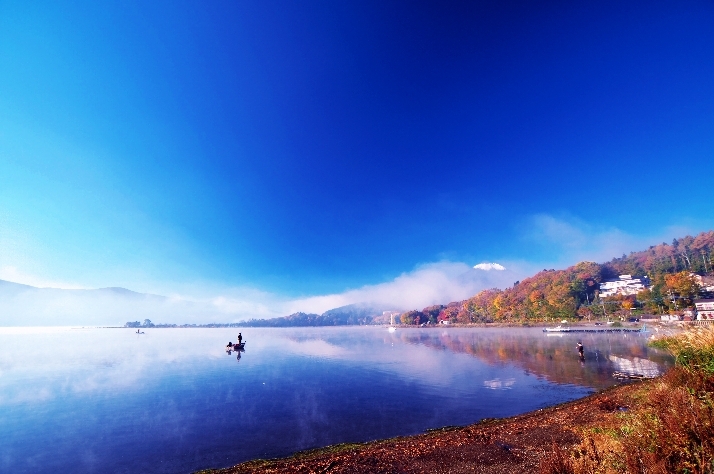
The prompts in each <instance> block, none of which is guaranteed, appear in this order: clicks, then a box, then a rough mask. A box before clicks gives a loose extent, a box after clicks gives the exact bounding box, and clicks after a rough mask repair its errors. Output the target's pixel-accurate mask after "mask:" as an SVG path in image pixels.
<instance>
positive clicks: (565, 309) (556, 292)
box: [401, 231, 714, 324]
mask: <svg viewBox="0 0 714 474" xmlns="http://www.w3.org/2000/svg"><path fill="white" fill-rule="evenodd" d="M712 257H714V231H709V232H703V233H701V234H699V235H697V236H696V237H690V236H687V237H684V238H681V239H675V240H673V241H672V243H671V244H666V243H662V244H660V245H655V246H651V247H650V248H649V249H647V250H643V251H639V252H632V253H630V255H623V256H622V257H619V258H614V259H612V260H611V261H609V262H607V263H603V264H598V263H594V262H580V263H578V264H577V265H574V266H572V267H569V268H566V269H565V270H543V271H541V272H539V273H537V274H536V275H534V276H532V277H529V278H526V279H525V280H523V281H520V282H516V283H515V284H514V285H513V286H512V287H510V288H506V289H504V290H501V289H497V288H493V289H489V290H484V291H482V292H480V293H478V294H477V295H475V296H473V297H472V298H469V299H467V300H465V301H458V302H452V303H449V304H448V305H437V306H429V307H427V308H424V309H423V310H422V311H417V310H413V311H408V312H406V313H403V314H402V315H401V322H402V324H423V323H425V322H427V321H429V322H431V323H436V322H437V321H443V320H448V321H450V322H452V323H462V324H469V323H479V322H510V323H513V322H540V321H553V320H560V319H576V318H580V319H582V318H587V319H592V318H598V317H604V316H608V317H610V316H613V317H626V316H632V315H637V314H641V313H649V314H661V313H666V312H673V311H677V310H681V309H683V308H686V307H688V306H690V305H691V304H692V299H694V298H696V297H697V296H701V295H702V294H701V290H702V288H701V285H700V282H699V280H698V279H697V277H696V276H695V275H699V276H700V277H703V281H704V282H706V281H710V279H712ZM622 274H630V275H634V276H648V277H649V278H650V280H651V282H652V286H651V288H650V289H648V290H644V291H642V292H640V293H638V294H637V295H632V296H628V297H623V296H620V295H618V296H615V297H611V298H607V299H604V300H603V299H600V298H599V297H598V290H599V285H600V283H601V282H602V281H606V280H609V279H613V278H617V276H618V275H622Z"/></svg>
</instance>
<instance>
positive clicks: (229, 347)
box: [226, 341, 246, 352]
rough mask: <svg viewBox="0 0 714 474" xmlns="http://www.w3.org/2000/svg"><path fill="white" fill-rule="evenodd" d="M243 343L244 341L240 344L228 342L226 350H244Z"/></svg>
mask: <svg viewBox="0 0 714 474" xmlns="http://www.w3.org/2000/svg"><path fill="white" fill-rule="evenodd" d="M245 343H246V341H243V342H241V343H240V344H229V345H227V346H226V352H231V351H243V350H245Z"/></svg>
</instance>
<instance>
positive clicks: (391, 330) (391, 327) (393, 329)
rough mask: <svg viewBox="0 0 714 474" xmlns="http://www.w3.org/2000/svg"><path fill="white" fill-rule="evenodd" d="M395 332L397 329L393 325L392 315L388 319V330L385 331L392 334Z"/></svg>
mask: <svg viewBox="0 0 714 474" xmlns="http://www.w3.org/2000/svg"><path fill="white" fill-rule="evenodd" d="M396 330H397V327H396V326H395V325H394V315H392V316H391V317H390V318H389V328H388V329H387V331H389V332H394V331H396Z"/></svg>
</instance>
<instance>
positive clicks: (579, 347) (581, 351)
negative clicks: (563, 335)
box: [578, 341, 585, 360]
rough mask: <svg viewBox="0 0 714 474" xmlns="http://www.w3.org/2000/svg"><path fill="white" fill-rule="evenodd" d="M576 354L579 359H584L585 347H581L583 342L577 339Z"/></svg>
mask: <svg viewBox="0 0 714 474" xmlns="http://www.w3.org/2000/svg"><path fill="white" fill-rule="evenodd" d="M578 354H580V360H583V359H585V347H583V343H582V342H580V341H578Z"/></svg>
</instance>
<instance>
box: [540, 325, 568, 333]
mask: <svg viewBox="0 0 714 474" xmlns="http://www.w3.org/2000/svg"><path fill="white" fill-rule="evenodd" d="M543 332H570V328H569V327H563V326H561V325H557V326H556V327H554V328H543Z"/></svg>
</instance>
